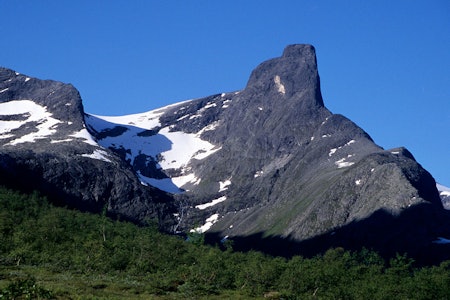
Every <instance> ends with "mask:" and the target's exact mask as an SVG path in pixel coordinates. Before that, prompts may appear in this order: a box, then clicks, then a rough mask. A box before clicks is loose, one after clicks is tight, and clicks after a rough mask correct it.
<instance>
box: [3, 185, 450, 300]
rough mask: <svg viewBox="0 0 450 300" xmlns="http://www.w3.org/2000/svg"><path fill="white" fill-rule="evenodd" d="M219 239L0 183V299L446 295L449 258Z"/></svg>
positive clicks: (448, 292) (449, 294) (449, 291)
mask: <svg viewBox="0 0 450 300" xmlns="http://www.w3.org/2000/svg"><path fill="white" fill-rule="evenodd" d="M226 248H227V249H226V250H224V251H223V250H220V249H219V248H217V247H211V246H207V245H203V239H202V237H201V236H192V237H190V239H188V241H185V240H184V239H181V238H179V237H174V236H168V235H164V234H161V233H159V232H158V231H157V230H156V228H155V227H154V226H150V225H149V226H146V227H138V226H136V225H133V224H131V223H126V222H120V221H112V220H110V219H108V218H106V217H105V216H102V215H94V214H87V213H80V212H77V211H73V210H68V209H64V208H57V207H54V206H52V205H50V204H49V203H48V202H47V201H46V199H45V198H44V197H41V196H39V195H37V194H32V195H24V194H19V193H17V192H14V191H12V190H8V189H5V188H1V189H0V299H48V298H54V299H251V298H261V299H264V298H266V299H267V298H269V299H310V298H320V299H367V298H374V299H393V298H395V299H405V298H409V299H449V298H450V289H448V287H449V286H450V262H443V263H442V264H441V265H440V266H435V267H427V268H416V267H414V262H413V261H412V260H410V259H408V258H407V257H406V256H401V255H398V256H397V257H395V258H392V259H391V260H390V261H389V262H385V261H384V260H382V259H381V258H380V256H379V255H377V254H376V253H374V252H370V251H361V252H357V253H356V252H349V251H345V250H344V249H342V248H337V249H333V250H329V251H327V252H326V253H325V254H324V255H322V256H317V257H314V258H308V259H306V258H302V257H300V256H295V257H293V258H292V259H289V260H287V259H283V258H273V257H270V256H267V255H263V254H261V253H259V252H254V251H251V252H246V253H241V252H234V251H233V250H232V245H226ZM18 295H21V296H18ZM20 297H22V298H20Z"/></svg>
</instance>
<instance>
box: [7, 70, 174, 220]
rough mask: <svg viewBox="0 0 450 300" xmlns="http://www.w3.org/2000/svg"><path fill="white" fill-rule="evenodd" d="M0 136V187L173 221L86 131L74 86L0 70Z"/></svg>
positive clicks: (155, 195)
mask: <svg viewBox="0 0 450 300" xmlns="http://www.w3.org/2000/svg"><path fill="white" fill-rule="evenodd" d="M0 134H1V138H0V144H1V148H0V184H3V185H7V186H13V187H16V188H19V189H21V190H40V191H41V192H43V193H44V194H46V195H49V196H50V197H51V198H52V199H53V200H54V201H56V202H58V203H60V204H62V205H68V206H71V207H75V208H79V209H82V210H88V211H96V212H99V211H102V210H104V209H106V211H107V212H108V213H109V214H111V215H121V216H122V217H124V218H126V219H130V220H134V221H144V220H145V219H147V218H149V219H156V220H157V221H158V220H159V221H160V222H161V224H164V223H166V222H168V223H170V222H172V221H171V219H172V217H171V215H170V210H171V209H172V207H171V204H170V203H171V202H170V199H171V198H170V197H169V196H168V195H166V194H165V193H162V192H160V191H159V190H157V189H155V188H150V187H147V188H144V187H143V186H142V185H141V184H140V182H139V181H138V180H137V179H136V176H135V174H134V173H133V171H132V170H131V168H129V166H128V164H126V163H124V162H123V161H122V160H121V159H120V158H118V157H117V156H115V155H111V153H110V152H109V151H108V150H107V149H104V148H103V147H101V146H100V145H98V144H97V142H96V141H95V140H94V139H93V138H92V136H91V135H90V134H89V132H88V131H87V130H86V127H85V124H84V111H83V106H82V102H81V98H80V96H79V93H78V91H77V90H76V89H75V88H74V87H73V86H71V85H68V84H63V83H60V82H55V81H50V80H39V79H34V78H30V77H27V76H24V75H21V74H19V73H16V72H13V71H11V70H8V69H4V68H0Z"/></svg>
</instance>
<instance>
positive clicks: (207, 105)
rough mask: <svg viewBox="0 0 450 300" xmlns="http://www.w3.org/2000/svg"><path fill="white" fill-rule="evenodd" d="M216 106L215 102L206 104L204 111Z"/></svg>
mask: <svg viewBox="0 0 450 300" xmlns="http://www.w3.org/2000/svg"><path fill="white" fill-rule="evenodd" d="M216 106H217V104H216V103H214V102H209V103H206V105H205V106H204V107H203V109H207V108H211V107H216Z"/></svg>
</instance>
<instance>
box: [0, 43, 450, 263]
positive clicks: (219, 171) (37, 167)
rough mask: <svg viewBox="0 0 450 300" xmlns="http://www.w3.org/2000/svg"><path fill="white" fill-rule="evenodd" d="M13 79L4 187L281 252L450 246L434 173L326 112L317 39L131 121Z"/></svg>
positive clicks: (61, 90)
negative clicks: (224, 89) (242, 80)
mask: <svg viewBox="0 0 450 300" xmlns="http://www.w3.org/2000/svg"><path fill="white" fill-rule="evenodd" d="M0 76H1V77H0V82H1V84H0V103H1V104H0V111H1V117H2V119H1V120H2V121H1V123H0V125H1V127H0V130H1V131H0V134H1V138H0V143H2V148H1V151H0V174H1V178H0V180H1V181H0V182H1V183H3V184H8V185H10V184H15V185H16V186H21V187H22V186H26V187H27V188H28V189H31V188H32V189H39V190H43V191H44V192H45V193H49V194H51V195H53V196H54V198H56V199H63V201H64V203H66V204H68V205H70V206H74V207H77V208H82V209H85V210H93V211H100V210H102V209H106V211H107V212H108V213H110V214H111V215H114V216H120V217H123V218H127V219H131V220H135V221H139V222H143V221H145V220H146V219H149V218H150V219H156V220H158V222H159V224H160V226H161V228H163V229H165V230H167V231H171V232H180V231H181V232H187V231H197V232H207V233H208V237H210V238H212V239H216V240H220V239H224V238H230V239H233V240H234V241H235V242H236V247H238V248H239V247H241V248H243V249H244V248H249V247H250V248H261V249H265V250H267V251H273V252H274V254H281V255H289V254H295V253H313V252H314V251H316V250H317V249H320V248H324V249H325V248H327V247H336V246H344V247H350V248H358V247H363V246H367V247H371V248H374V249H376V250H379V251H381V252H385V253H386V254H393V253H395V252H402V251H408V252H410V253H412V254H413V255H415V256H417V257H420V258H422V259H425V258H426V257H427V256H429V255H430V253H435V254H436V257H437V256H439V257H442V255H443V253H448V251H446V249H447V248H446V247H448V245H447V244H445V243H435V241H441V240H438V238H443V239H444V240H445V239H446V238H450V226H448V225H450V217H449V215H448V211H445V210H444V209H443V206H442V202H441V199H440V195H439V192H438V190H437V188H436V182H435V181H434V179H433V177H432V176H431V175H430V174H429V173H428V172H427V171H426V170H425V169H423V168H422V167H421V165H420V164H419V163H418V162H417V161H416V160H415V159H414V157H413V155H412V154H411V153H410V152H409V151H408V150H407V149H405V148H403V147H399V148H395V149H390V150H384V149H382V148H381V147H380V146H378V145H376V144H375V143H374V141H373V140H372V139H371V137H370V136H369V134H367V133H366V132H365V131H364V130H362V129H361V128H359V127H358V126H357V125H356V124H354V123H353V122H352V121H350V120H349V119H347V118H345V117H344V116H342V115H338V114H333V113H332V112H330V111H329V110H328V109H327V108H326V107H325V105H324V101H323V99H322V96H321V91H320V78H319V75H318V68H317V61H316V55H315V49H314V47H312V46H310V45H291V46H288V47H286V48H285V50H284V52H283V54H282V56H281V57H278V58H274V59H271V60H268V61H266V62H263V63H262V64H260V65H259V66H258V67H257V68H256V69H255V70H254V71H253V72H252V74H251V76H250V78H249V80H248V83H247V85H246V87H245V88H244V89H243V90H241V91H236V92H230V93H222V94H217V95H212V96H209V97H205V98H201V99H194V100H188V101H185V102H182V103H177V104H174V105H170V106H167V107H164V108H161V109H157V110H153V111H149V112H145V113H141V114H134V115H128V116H120V117H105V116H96V115H90V114H86V113H84V111H83V107H82V103H81V99H80V97H79V95H78V92H77V91H76V90H75V89H74V88H73V87H72V86H70V85H65V84H62V83H57V82H53V81H41V80H37V79H32V78H29V77H26V76H23V75H20V74H16V73H14V72H13V71H10V70H7V69H1V71H0ZM249 241H251V242H249Z"/></svg>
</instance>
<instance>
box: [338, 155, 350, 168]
mask: <svg viewBox="0 0 450 300" xmlns="http://www.w3.org/2000/svg"><path fill="white" fill-rule="evenodd" d="M352 156H353V155H349V156H347V157H344V158H342V159H340V160H337V161H335V162H334V163H335V164H336V166H337V167H338V169H340V168H345V167H350V166H351V165H353V164H355V163H354V162H351V161H345V160H346V159H347V158H349V157H352Z"/></svg>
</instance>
